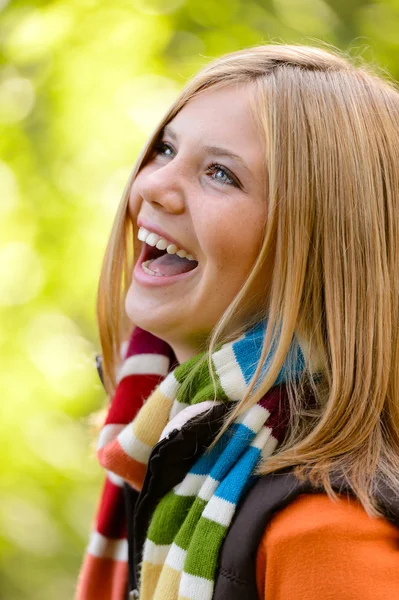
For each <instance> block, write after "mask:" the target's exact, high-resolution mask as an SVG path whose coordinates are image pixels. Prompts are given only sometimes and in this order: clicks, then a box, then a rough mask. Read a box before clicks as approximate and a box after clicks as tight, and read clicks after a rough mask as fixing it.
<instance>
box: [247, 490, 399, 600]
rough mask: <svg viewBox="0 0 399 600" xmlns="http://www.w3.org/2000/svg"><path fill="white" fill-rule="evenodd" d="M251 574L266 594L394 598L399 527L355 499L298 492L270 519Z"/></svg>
mask: <svg viewBox="0 0 399 600" xmlns="http://www.w3.org/2000/svg"><path fill="white" fill-rule="evenodd" d="M256 578H257V586H258V592H259V597H260V598H262V599H265V600H338V599H339V600H391V599H392V600H395V599H398V600H399V530H398V528H397V527H395V526H394V525H392V524H391V523H389V522H388V521H386V520H385V519H383V518H371V517H369V516H368V515H367V513H366V512H365V511H364V509H363V508H362V507H361V505H360V504H359V502H357V501H356V500H354V499H346V498H343V497H342V498H340V499H339V500H338V501H337V502H333V501H331V500H330V499H329V498H328V496H326V495H324V494H315V495H313V494H312V495H302V496H300V497H299V498H297V500H295V501H294V502H292V503H291V504H290V505H289V506H288V507H287V508H285V509H284V510H282V511H280V512H279V513H277V514H276V515H275V516H274V518H273V519H272V520H271V521H270V523H269V525H268V527H267V529H266V531H265V534H264V536H263V538H262V540H261V543H260V546H259V549H258V554H257V561H256Z"/></svg>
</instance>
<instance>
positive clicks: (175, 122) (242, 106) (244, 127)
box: [169, 84, 264, 169]
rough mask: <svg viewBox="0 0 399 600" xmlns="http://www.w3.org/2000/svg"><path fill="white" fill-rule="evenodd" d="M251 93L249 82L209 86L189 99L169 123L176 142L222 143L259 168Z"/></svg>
mask: <svg viewBox="0 0 399 600" xmlns="http://www.w3.org/2000/svg"><path fill="white" fill-rule="evenodd" d="M253 93H254V89H253V86H252V85H251V84H245V85H244V84H239V85H228V86H224V87H222V88H218V89H212V88H211V89H209V90H206V91H205V92H202V93H201V94H200V95H199V96H197V97H195V98H193V99H192V100H190V101H189V102H188V103H187V104H186V105H185V106H184V107H183V108H182V109H181V110H180V112H179V113H178V114H177V115H176V116H175V117H174V119H172V121H170V123H169V125H170V126H171V128H172V129H173V131H174V132H175V133H176V135H177V138H178V141H180V140H181V141H182V142H184V141H187V142H190V141H193V142H195V144H196V145H197V146H201V145H204V146H205V145H206V146H223V147H224V148H226V149H228V150H230V151H232V152H234V153H236V154H239V155H240V156H242V157H243V158H244V160H245V162H247V163H249V164H250V165H252V167H254V168H257V169H260V168H262V165H263V163H264V151H263V147H264V144H263V139H262V135H261V132H260V131H259V127H258V126H257V125H256V122H255V119H254V116H253V109H252V104H251V95H253Z"/></svg>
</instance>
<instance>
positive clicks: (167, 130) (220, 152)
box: [161, 125, 253, 175]
mask: <svg viewBox="0 0 399 600" xmlns="http://www.w3.org/2000/svg"><path fill="white" fill-rule="evenodd" d="M162 134H166V135H169V136H170V137H171V138H172V139H173V140H175V141H177V135H176V133H175V132H174V131H173V129H172V128H171V127H170V125H166V126H165V127H164V128H163V130H162V132H161V135H162ZM202 148H203V150H205V152H207V153H208V154H211V155H212V156H227V157H228V158H232V159H233V160H236V161H237V162H238V163H239V164H240V165H241V166H242V167H243V168H244V169H245V170H246V171H248V173H249V174H250V175H253V173H252V171H251V169H250V168H249V167H248V165H247V164H246V162H245V161H244V160H243V159H242V158H241V156H239V155H238V154H234V152H231V151H230V150H227V148H220V147H219V146H202Z"/></svg>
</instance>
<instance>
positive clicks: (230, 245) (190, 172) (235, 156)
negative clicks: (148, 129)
mask: <svg viewBox="0 0 399 600" xmlns="http://www.w3.org/2000/svg"><path fill="white" fill-rule="evenodd" d="M251 94H253V89H252V87H251V86H244V85H241V86H229V87H225V88H223V89H219V90H216V89H214V90H212V89H210V90H207V91H206V92H205V93H203V94H202V95H201V96H199V97H198V98H195V99H193V100H192V101H190V102H189V103H188V104H187V105H186V106H184V108H183V109H182V110H181V111H180V112H179V113H178V114H177V115H176V117H175V118H174V119H173V120H172V121H171V122H170V123H169V124H168V125H167V127H166V128H165V130H164V132H163V136H162V138H161V140H160V143H159V144H158V147H157V149H156V150H155V151H154V153H153V155H152V156H151V158H150V159H149V161H148V162H147V163H146V165H145V166H144V167H143V168H142V169H141V171H140V172H139V173H138V175H137V177H136V179H135V181H134V182H133V185H132V188H131V192H130V198H129V210H130V215H131V218H132V220H133V222H134V223H135V225H136V232H137V233H138V234H139V237H140V238H142V239H143V238H144V239H145V240H146V242H144V241H140V239H138V238H136V239H135V241H134V246H135V257H138V258H137V260H136V264H135V268H134V272H133V278H132V283H131V286H130V288H129V290H128V294H127V297H126V311H127V314H128V316H129V318H130V319H131V320H132V321H133V322H134V323H135V324H136V325H138V326H140V327H142V328H143V329H146V330H147V331H150V332H151V333H153V334H155V335H157V336H159V337H160V338H162V339H164V340H165V341H167V342H168V343H169V344H170V345H171V346H172V347H173V349H174V351H175V353H176V356H177V358H178V360H179V361H180V362H182V361H184V360H187V359H188V358H189V357H191V356H193V355H195V354H197V353H198V352H199V351H201V350H203V349H204V342H205V341H206V338H207V337H208V336H209V334H210V333H211V330H212V329H213V327H214V326H215V324H216V323H217V321H218V320H219V318H220V317H221V316H222V314H223V313H224V311H225V310H226V309H227V307H228V306H229V305H230V303H231V302H232V300H233V299H234V297H235V296H236V294H237V293H238V291H239V290H240V288H241V286H242V285H243V283H244V282H245V280H246V278H247V276H248V275H249V273H250V271H251V268H252V266H253V264H254V262H255V260H256V258H257V256H258V252H259V250H260V246H261V243H262V237H263V229H264V225H265V219H266V199H265V184H264V181H265V179H264V160H265V159H264V151H263V150H262V143H261V137H260V133H259V130H258V128H257V126H256V124H255V122H254V120H253V117H252V113H251V110H250V96H251ZM140 227H143V228H145V230H147V232H150V233H151V232H152V233H153V234H156V235H155V236H154V235H153V236H150V238H146V233H145V232H144V231H143V230H140ZM139 230H140V231H139ZM159 238H163V240H160V239H159ZM151 244H152V245H151ZM153 244H158V246H159V247H160V248H161V249H160V250H158V249H157V248H156V247H155V248H154V246H153ZM165 245H167V250H163V251H162V249H163V248H164V247H165ZM181 250H183V251H186V253H187V254H188V255H189V259H187V258H181V257H179V256H178V255H177V254H176V252H179V254H181V255H182V256H183V255H184V252H181ZM161 255H162V256H161ZM190 255H191V256H190ZM190 259H195V260H190ZM143 263H144V265H143ZM269 269H270V267H268V266H267V265H265V266H264V268H263V272H262V274H261V275H260V276H259V277H258V280H257V281H256V283H255V285H254V286H253V289H252V290H251V295H250V296H251V297H250V300H249V301H248V303H247V305H246V306H245V309H244V312H243V314H242V316H241V317H240V318H241V319H243V320H244V322H245V318H248V317H249V316H250V315H251V313H253V311H254V310H255V308H256V306H257V305H259V304H260V302H261V301H262V298H263V299H264V297H265V294H266V289H267V284H268V281H269V279H270V275H269V273H268V272H269ZM240 322H241V321H240Z"/></svg>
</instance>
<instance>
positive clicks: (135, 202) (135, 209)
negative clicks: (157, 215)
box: [129, 177, 142, 221]
mask: <svg viewBox="0 0 399 600" xmlns="http://www.w3.org/2000/svg"><path fill="white" fill-rule="evenodd" d="M138 183H139V182H138V181H137V177H136V179H135V180H134V181H133V184H132V187H131V188H130V194H129V214H130V216H131V218H132V219H133V221H137V217H138V214H139V212H140V207H141V203H142V200H141V196H140V194H139V192H138Z"/></svg>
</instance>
